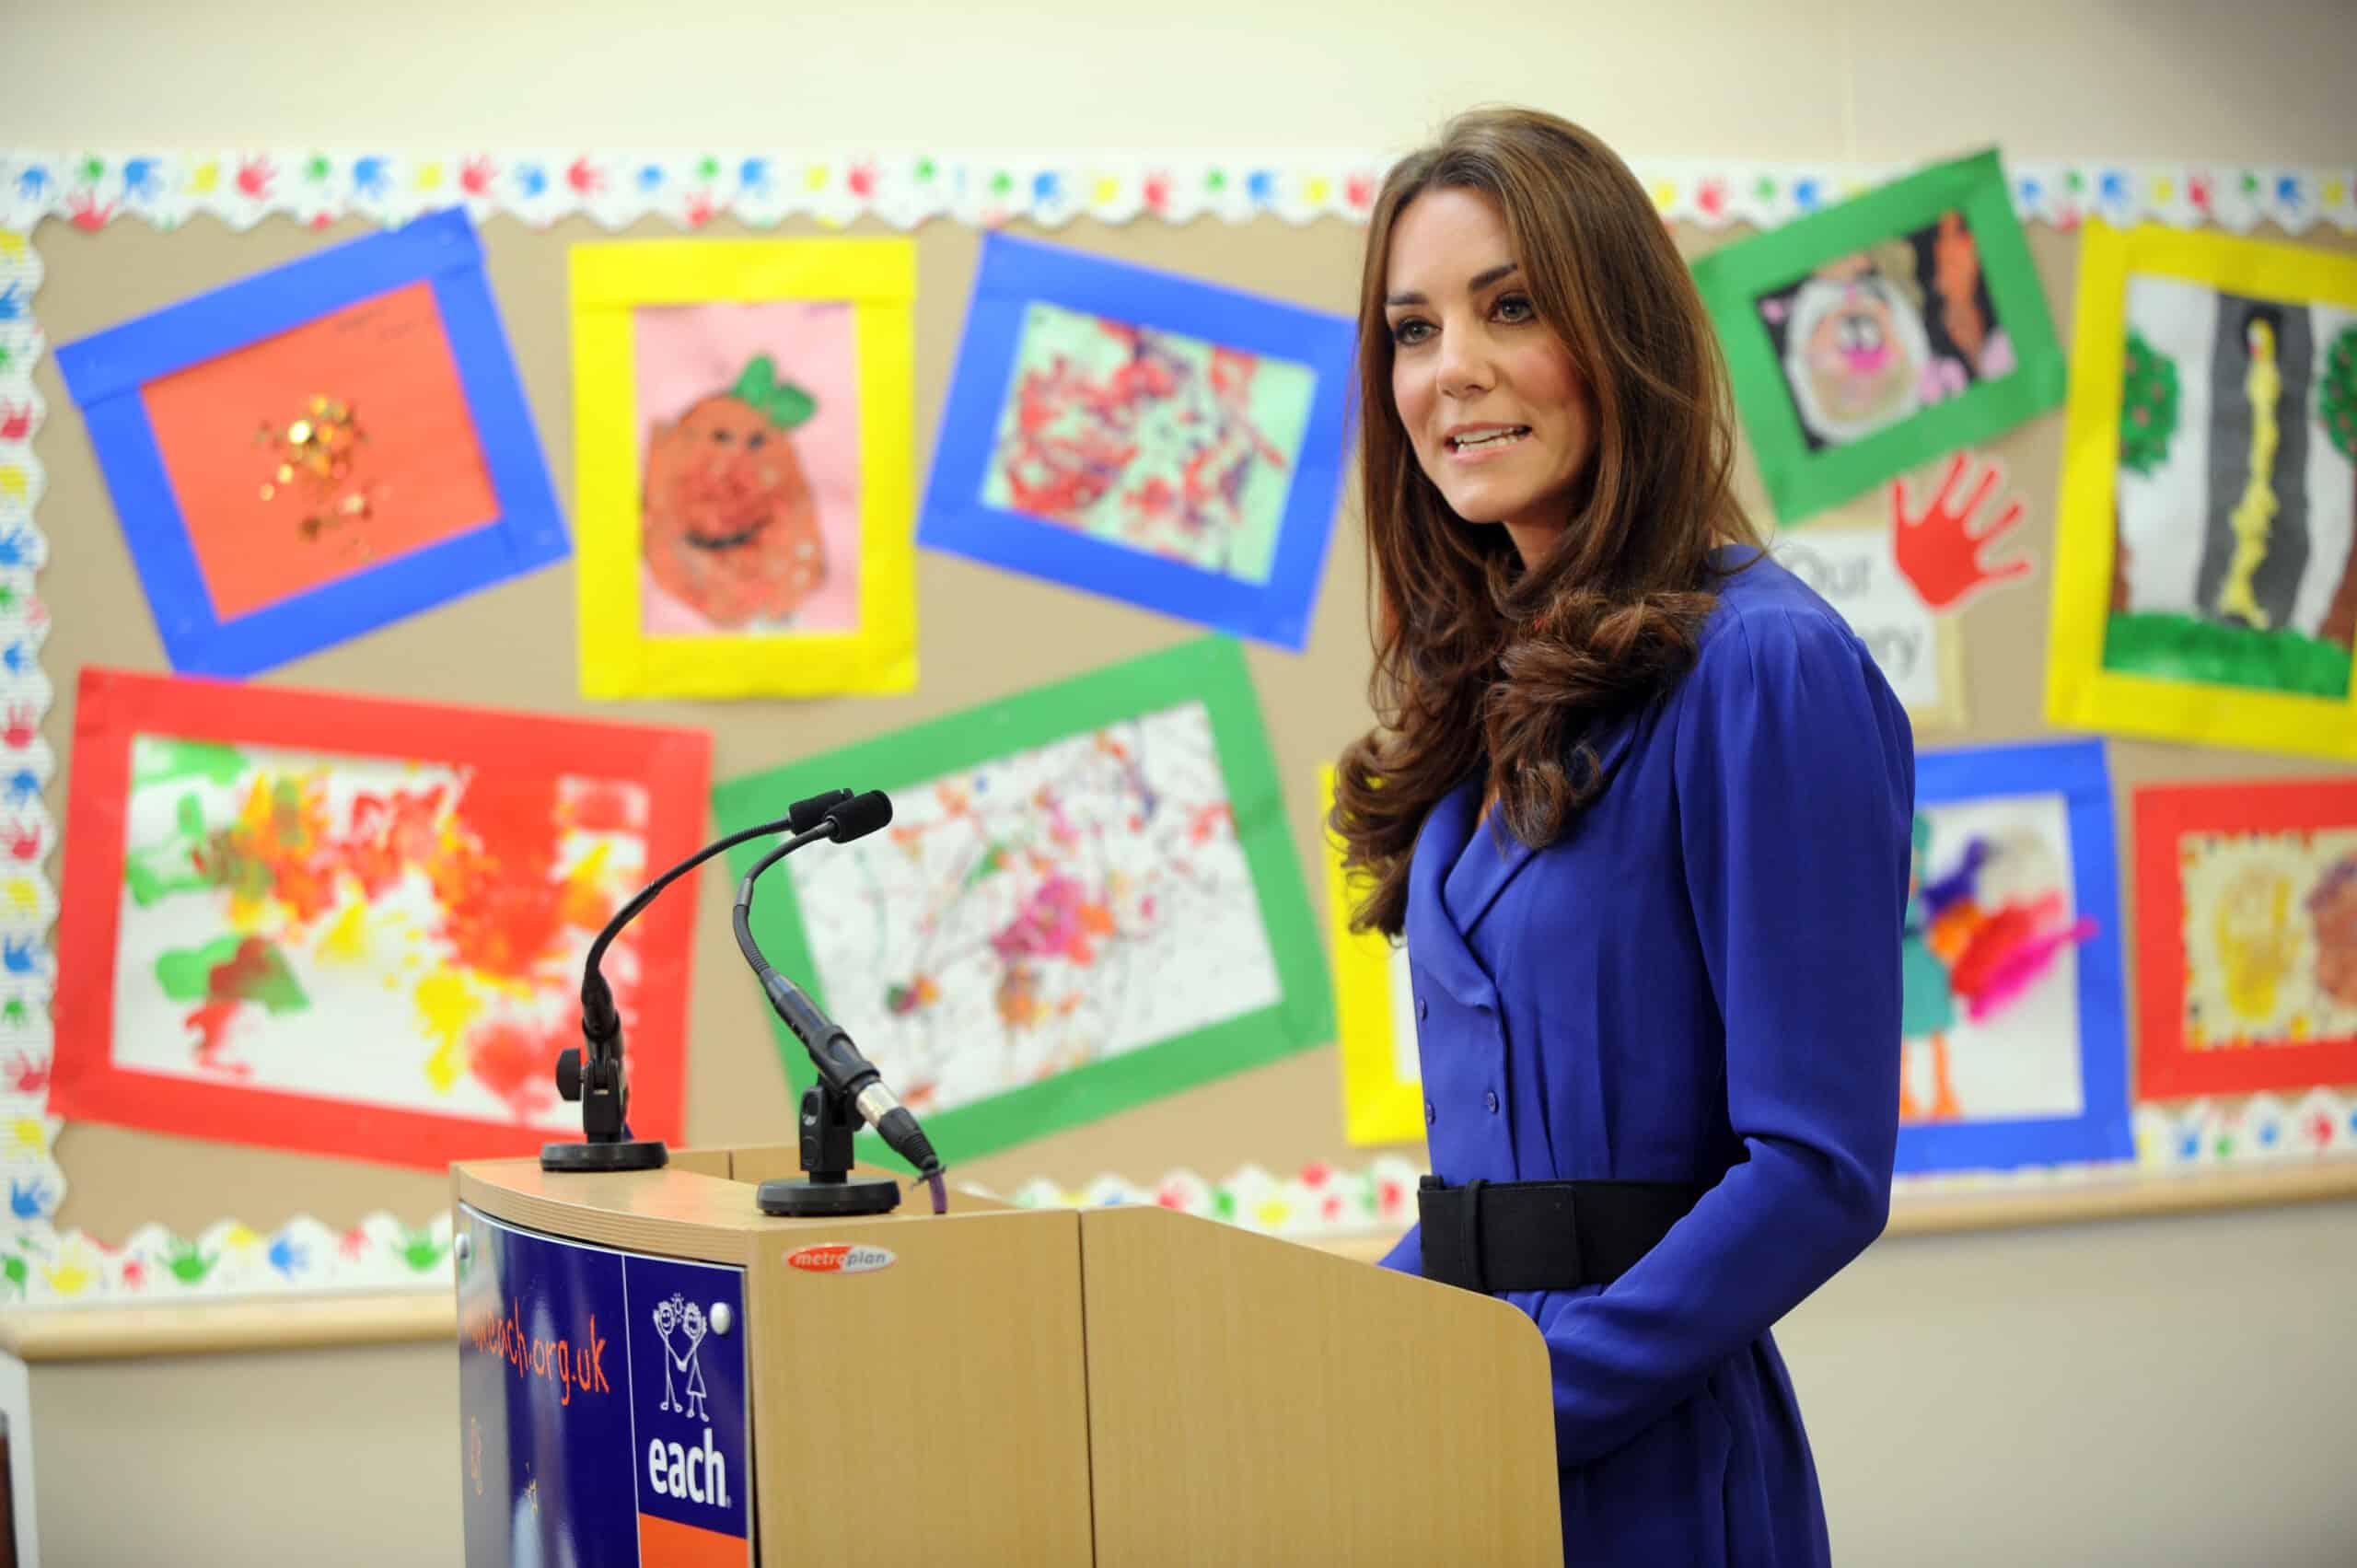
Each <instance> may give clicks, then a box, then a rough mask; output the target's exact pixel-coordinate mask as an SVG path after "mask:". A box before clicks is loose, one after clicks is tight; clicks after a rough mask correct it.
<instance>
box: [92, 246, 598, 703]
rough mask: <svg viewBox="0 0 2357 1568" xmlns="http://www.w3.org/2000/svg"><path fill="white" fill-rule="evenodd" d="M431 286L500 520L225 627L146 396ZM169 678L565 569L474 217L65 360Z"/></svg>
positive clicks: (210, 296)
mask: <svg viewBox="0 0 2357 1568" xmlns="http://www.w3.org/2000/svg"><path fill="white" fill-rule="evenodd" d="M420 281H424V282H428V283H430V284H431V285H433V289H434V297H435V304H436V305H437V306H438V307H439V308H440V310H441V314H442V324H443V330H444V332H445V334H446V335H447V339H448V341H449V344H450V351H451V355H452V357H453V358H454V359H455V360H456V361H457V362H458V370H459V386H460V389H462V391H463V392H464V394H465V396H466V400H467V408H468V412H470V415H471V416H472V419H473V423H474V427H475V439H476V442H477V444H478V445H479V446H480V447H482V457H483V464H484V467H485V469H486V470H488V471H489V475H490V479H491V485H492V493H493V495H494V497H495V498H496V499H497V502H498V505H499V515H498V516H497V517H494V518H493V519H492V520H491V521H490V522H488V523H486V524H484V525H483V526H482V527H481V528H470V529H469V530H468V531H467V532H465V533H462V534H459V535H456V536H454V537H452V538H449V539H446V540H441V541H439V542H438V543H435V544H431V545H428V546H426V547H425V548H424V549H422V550H416V551H412V552H409V553H408V554H405V555H401V556H398V557H396V558H394V559H392V560H389V561H387V562H385V563H383V564H381V565H377V566H372V567H368V568H366V569H365V570H362V571H359V572H355V573H354V574H352V575H349V576H346V577H343V578H339V579H338V580H336V581H334V582H331V583H326V584H322V585H321V586H320V587H316V588H312V589H310V590H308V591H307V592H304V593H301V594H297V595H295V596H294V597H292V598H285V599H282V600H280V601H279V602H277V603H276V604H273V605H270V606H267V607H265V608H263V609H261V610H253V611H250V612H249V613H247V614H244V615H239V616H236V617H234V618H232V619H230V620H227V621H224V620H222V619H221V618H220V616H219V615H218V614H217V613H216V612H215V610H214V605H213V596H212V594H211V593H210V592H209V591H208V590H207V589H206V587H205V586H204V575H203V570H202V568H201V567H200V566H199V564H198V562H197V558H196V551H195V549H194V547H193V546H192V544H191V542H190V540H189V537H188V526H187V522H186V519H185V517H184V516H183V515H182V513H181V511H180V501H179V499H178V497H176V496H175V495H174V494H173V493H172V485H171V478H170V475H169V474H168V471H167V470H166V469H165V467H164V457H163V453H162V451H161V450H160V449H159V448H158V447H157V444H156V432H155V429H154V427H153V426H152V425H151V424H150V423H149V421H148V418H147V407H146V403H145V400H144V399H143V398H142V397H141V396H140V395H139V394H140V389H141V388H143V387H144V386H145V385H146V383H148V382H150V381H153V380H155V379H157V377H163V376H168V375H170V374H171V373H172V372H174V371H177V370H182V369H186V368H187V367H188V366H192V365H198V364H202V363H203V362H204V361H206V360H209V359H215V358H218V357H219V356H221V355H222V354H230V353H234V352H235V351H237V350H238V349H241V348H244V347H246V346H248V345H249V344H250V343H257V342H259V341H261V339H264V338H268V337H272V336H274V335H276V334H277V333H280V332H284V331H289V330H291V329H293V328H296V327H299V326H301V325H303V324H304V323H305V322H308V321H311V320H315V319H318V318H319V317H320V316H323V315H325V314H327V313H328V312H330V311H332V310H340V309H342V308H344V307H346V306H349V305H353V304H355V303H357V302H359V301H361V300H364V299H367V298H370V297H372V296H376V295H380V294H384V293H387V292H389V291H390V290H392V289H396V288H401V287H403V286H405V285H410V284H414V283H417V282H420ZM57 363H58V368H59V369H60V370H61V371H62V372H63V373H64V377H65V386H66V389H67V390H68V391H69V392H70V393H72V395H73V398H74V401H75V403H76V404H77V405H78V406H79V407H80V408H81V410H82V412H83V418H84V421H85V422H86V423H87V425H88V427H89V433H90V443H91V446H92V447H94V448H95V449H96V451H97V454H98V459H99V469H100V470H101V471H102V472H103V473H104V474H105V475H106V482H107V489H108V491H109V492H110V494H112V495H113V497H114V506H115V513H116V515H117V516H118V517H120V518H121V520H122V532H123V538H124V540H125V541H126V542H127V543H128V544H129V545H130V546H131V554H132V560H133V562H134V564H135V565H136V566H137V567H138V570H139V581H140V585H141V587H144V588H145V590H146V594H147V605H148V609H149V610H150V611H151V612H152V613H153V614H154V616H155V618H156V626H157V631H158V632H159V633H162V636H163V641H164V652H165V655H166V656H167V657H168V659H169V660H170V662H171V667H172V668H173V669H174V670H175V671H177V672H179V673H180V674H185V675H216V676H246V675H252V674H255V673H257V672H258V671H261V670H264V669H268V668H272V667H273V666H275V665H281V664H284V663H286V662H288V661H289V660H292V659H296V658H299V657H301V656H303V655H305V654H308V653H314V652H316V651H318V650H319V649H320V648H323V647H327V646H329V645H331V644H335V643H340V642H343V641H345V640H346V639H348V638H351V637H354V636H357V635H359V634H361V633H366V632H372V631H375V630H376V629H377V628H378V627H380V626H384V625H387V624H389V623H390V622H392V621H398V620H400V619H401V618H402V617H404V616H408V615H413V614H415V613H417V612H418V611H420V610H427V609H430V608H432V607H433V606H435V605H437V604H440V603H443V602H444V601H446V600H448V599H452V598H458V597H459V596H460V595H462V594H468V593H472V592H474V591H475V590H476V589H478V588H483V587H490V586H491V585H492V584H493V583H496V582H499V581H501V580H503V579H505V578H507V577H512V576H515V575H517V574H519V573H523V572H528V571H530V570H532V569H534V568H535V567H539V566H544V565H546V564H548V563H550V562H552V561H556V560H559V559H561V558H562V557H563V555H564V554H565V553H566V552H567V550H568V549H569V548H570V545H569V541H568V540H567V539H566V537H565V531H564V525H563V520H562V518H561V517H560V516H559V514H558V512H557V505H556V493H555V490H554V488H553V487H552V485H551V484H550V482H549V470H548V464H547V461H546V460H545V459H544V458H543V456H542V454H541V451H540V437H539V436H538V434H537V432H536V431H535V429H534V428H533V425H532V420H531V414H530V412H529V411H528V409H527V408H526V406H525V402H524V389H523V384H522V382H521V381H520V380H519V379H518V377H517V373H516V363H515V360H514V357H513V356H512V355H511V354H509V353H508V348H507V336H506V333H505V330H504V329H503V328H502V327H501V325H500V319H499V311H498V308H497V307H496V306H495V305H494V304H493V302H492V297H491V285H490V283H489V281H488V280H487V279H486V278H485V276H484V274H483V266H482V242H481V241H480V240H479V239H478V238H476V235H475V231H474V226H473V225H472V224H471V223H470V222H469V221H468V219H467V215H466V213H465V211H464V209H461V208H452V209H450V210H448V211H447V212H441V213H435V214H430V215H426V216H424V217H421V218H418V219H415V220H414V221H412V222H411V223H408V224H405V225H403V226H401V227H399V228H396V229H391V230H389V231H387V232H386V233H383V234H376V235H369V236H366V237H364V238H359V239H354V240H351V241H349V242H347V243H345V244H342V245H338V246H335V247H332V248H331V249H329V250H321V251H319V252H318V253H317V254H315V255H312V256H308V257H305V258H304V259H303V260H301V261H294V262H290V263H288V264H287V265H285V266H283V267H275V268H273V269H271V270H270V271H268V272H264V273H256V274H255V275H253V276H252V277H249V278H245V279H242V280H240V281H239V282H237V283H234V284H230V285H227V286H226V287H223V288H217V289H215V290H213V291H211V292H210V293H206V294H200V295H197V296H194V297H192V298H190V299H186V300H182V301H181V302H180V303H179V304H177V305H172V306H168V307H166V308H163V309H161V310H157V311H155V312H153V313H152V314H149V315H145V316H141V317H137V318H135V319H132V320H129V321H125V322H123V323H122V325H120V326H116V327H110V328H109V329H108V330H107V331H103V332H99V333H96V334H94V335H93V336H90V337H87V338H84V339H82V340H81V341H80V342H78V343H67V344H64V346H62V347H60V348H59V349H58V350H57Z"/></svg>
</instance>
